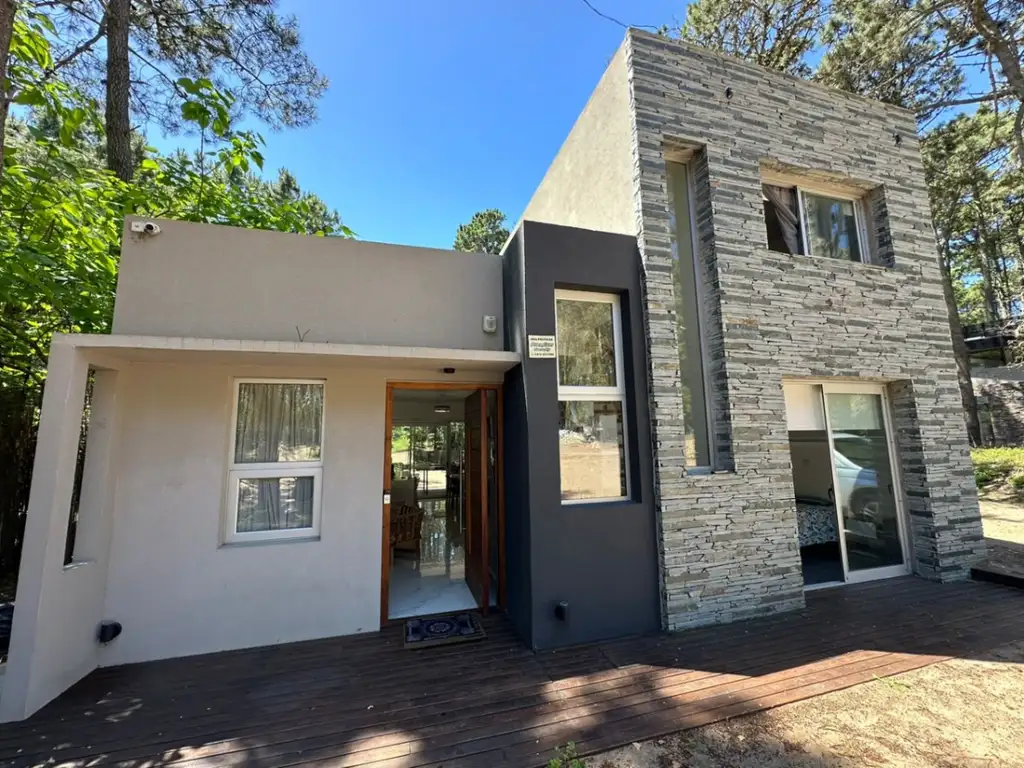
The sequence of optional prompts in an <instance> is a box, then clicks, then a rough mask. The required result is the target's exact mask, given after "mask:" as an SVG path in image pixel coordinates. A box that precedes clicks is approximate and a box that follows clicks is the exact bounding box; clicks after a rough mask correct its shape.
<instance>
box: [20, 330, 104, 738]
mask: <svg viewBox="0 0 1024 768" xmlns="http://www.w3.org/2000/svg"><path fill="white" fill-rule="evenodd" d="M87 372H88V366H87V363H86V360H85V358H84V357H83V356H82V355H81V354H80V353H79V352H78V351H77V350H75V349H73V348H71V347H68V346H55V348H54V350H53V352H52V353H51V355H50V359H49V375H48V378H47V383H46V391H45V393H44V396H43V411H42V418H41V420H40V424H39V437H38V441H37V448H36V456H35V465H34V471H33V484H32V495H31V499H30V502H29V509H28V515H27V519H26V524H25V539H24V547H23V551H22V558H21V566H20V570H19V575H18V595H17V601H16V606H15V612H14V625H13V627H12V632H11V644H10V652H9V654H8V659H7V669H6V672H5V674H4V676H3V677H4V679H3V691H2V695H0V722H6V721H10V720H20V719H22V718H24V717H27V716H28V715H30V714H31V713H33V712H35V711H36V710H37V709H39V708H40V707H41V706H43V705H44V704H46V703H47V702H48V701H50V699H52V698H53V697H54V696H56V695H58V694H59V693H61V692H62V691H64V690H65V689H66V688H67V687H68V686H70V685H72V684H73V683H75V682H76V681H78V680H79V679H80V678H81V677H83V676H84V675H86V674H88V673H89V672H91V671H92V670H93V669H95V668H96V666H97V664H98V646H97V643H96V628H97V625H98V623H99V621H100V620H101V619H102V618H103V615H102V605H103V595H104V589H105V584H106V577H107V569H106V566H107V550H108V546H109V542H110V518H111V512H112V497H113V493H112V491H113V482H112V478H111V476H110V475H109V473H108V472H107V471H106V468H107V465H108V463H109V462H110V460H112V459H115V453H116V435H115V433H116V431H117V429H118V425H117V408H116V395H117V391H118V390H117V386H116V382H117V379H116V376H117V374H116V373H115V372H113V371H103V372H100V373H98V374H97V377H96V384H95V388H94V396H93V419H92V425H93V429H92V430H91V432H90V435H89V448H88V451H87V454H86V466H85V480H84V482H83V485H82V496H81V505H80V508H79V509H80V512H81V516H80V518H79V520H80V522H79V530H78V538H77V540H76V547H75V553H76V561H77V562H76V563H75V564H74V565H73V566H72V567H66V566H65V565H64V544H65V537H66V535H67V525H68V514H69V509H70V504H71V494H72V484H73V479H74V473H75V462H76V457H77V453H78V436H79V428H80V424H81V419H82V405H83V399H84V396H85V385H86V375H87Z"/></svg>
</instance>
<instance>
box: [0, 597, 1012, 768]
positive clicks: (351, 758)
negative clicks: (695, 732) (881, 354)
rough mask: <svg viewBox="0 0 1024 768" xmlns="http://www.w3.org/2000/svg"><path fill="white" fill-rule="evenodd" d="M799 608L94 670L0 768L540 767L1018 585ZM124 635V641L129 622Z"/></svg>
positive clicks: (988, 602)
mask: <svg viewBox="0 0 1024 768" xmlns="http://www.w3.org/2000/svg"><path fill="white" fill-rule="evenodd" d="M807 602H808V607H807V609H806V610H804V611H802V612H799V613H790V614H786V615H782V616H777V617H772V618H769V619H761V620H757V621H749V622H742V623H738V624H731V625H727V626H721V627H709V628H704V629H699V630H693V631H689V632H683V633H678V634H675V635H659V636H652V637H643V638H633V639H628V640H621V641H616V642H609V643H602V644H597V645H591V646H584V647H579V648H573V649H569V650H564V651H558V652H545V653H538V654H534V653H531V652H530V651H528V650H527V649H526V648H525V647H523V645H522V644H521V643H520V642H519V641H518V640H517V639H516V637H515V635H514V634H513V632H512V631H511V629H510V627H509V625H508V624H507V622H506V621H505V620H503V619H501V618H490V619H488V620H487V629H488V632H489V636H488V638H487V640H485V641H483V642H479V643H475V644H466V645H462V646H449V647H443V648H434V649H429V650H422V651H409V650H405V649H403V648H402V643H401V634H400V628H398V627H394V628H389V629H387V630H386V631H384V632H382V633H380V634H374V635H361V636H357V637H349V638H339V639H334V640H323V641H315V642H308V643H297V644H292V645H286V646H276V647H271V648H260V649H254V650H248V651H236V652H230V653H222V654H213V655H209V656H201V657H192V658H187V659H176V660H171V661H164V662H154V663H149V664H140V665H134V666H129V667H121V668H113V669H103V670H99V671H97V672H94V673H93V674H92V675H90V676H89V677H87V678H86V679H85V680H83V681H82V682H81V683H79V684H78V685H77V686H75V687H74V688H72V689H71V690H70V691H68V692H67V693H66V694H65V695H63V696H62V697H60V698H59V699H58V700H57V701H55V702H53V703H51V704H50V705H49V706H47V707H46V708H44V709H43V710H42V711H41V712H39V713H38V714H36V715H35V716H34V717H33V718H31V719H30V720H28V721H26V722H24V723H15V724H9V725H5V726H0V764H3V765H15V766H23V765H42V764H44V763H45V764H48V765H65V764H66V765H81V766H85V765H88V766H98V765H109V764H116V765H121V766H133V767H135V766H137V767H138V768H142V767H143V766H145V767H147V768H148V767H149V766H170V765H173V766H177V767H179V768H198V767H199V766H203V767H205V766H217V767H218V768H225V767H227V766H245V767H246V768H250V767H252V766H275V767H276V766H291V765H303V766H313V765H316V766H332V767H333V766H374V768H412V767H413V766H442V765H443V766H446V767H447V768H456V767H463V768H466V767H469V766H473V767H475V768H496V767H497V766H517V767H521V766H534V765H543V764H545V763H546V760H547V759H548V758H549V757H551V756H552V754H553V750H554V749H555V747H557V746H559V745H562V744H565V743H566V742H568V741H575V742H576V743H577V745H578V746H579V749H580V750H581V751H582V752H591V751H595V750H601V749H606V748H610V747H614V746H618V745H621V744H626V743H629V742H631V741H635V740H637V739H642V738H650V737H654V736H658V735H662V734H665V733H667V732H670V731H675V730H680V729H683V728H689V727H693V726H697V725H703V724H705V723H710V722H712V721H715V720H720V719H723V718H726V717H734V716H736V715H739V714H743V713H748V712H753V711H757V710H760V709H764V708H768V707H774V706H778V705H780V704H785V703H789V702H792V701H797V700H799V699H804V698H807V697H810V696H816V695H819V694H822V693H826V692H828V691H833V690H837V689H840V688H844V687H847V686H850V685H855V684H857V683H862V682H867V681H870V680H872V679H874V678H875V677H881V676H885V675H891V674H895V673H898V672H903V671H906V670H910V669H914V668H917V667H921V666H924V665H927V664H930V663H933V662H935V661H937V660H940V659H941V658H943V657H948V656H968V657H969V656H972V655H975V654H979V653H983V652H985V651H987V650H989V649H991V648H994V647H996V646H998V645H1002V644H1005V643H1008V642H1011V641H1014V640H1018V639H1020V638H1022V637H1024V593H1022V592H1021V591H1019V590H1015V589H1012V588H1010V587H1004V586H999V585H994V584H982V583H974V582H972V583H964V584H950V585H940V584H934V583H930V582H926V581H923V580H920V579H915V578H910V577H908V578H903V579H896V580H891V581H886V582H876V583H874V584H867V585H859V586H850V587H843V588H839V589H832V590H826V591H818V592H812V593H809V594H808V600H807ZM127 631H130V629H128V630H127Z"/></svg>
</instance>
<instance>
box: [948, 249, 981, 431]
mask: <svg viewBox="0 0 1024 768" xmlns="http://www.w3.org/2000/svg"><path fill="white" fill-rule="evenodd" d="M939 264H940V265H941V267H942V295H943V297H944V298H945V299H946V314H947V315H948V316H949V334H950V336H951V337H952V338H953V357H954V358H956V378H957V381H958V383H959V385H960V400H961V402H962V403H963V406H964V421H965V422H966V424H967V437H968V439H969V440H970V441H971V445H973V446H979V445H981V422H979V421H978V400H977V398H976V397H975V396H974V382H973V381H971V356H970V354H969V353H968V352H967V342H965V341H964V331H963V328H961V327H960V312H959V310H958V309H957V306H956V298H955V297H954V295H953V283H952V278H951V275H950V273H949V267H948V266H947V265H946V260H945V259H944V258H942V257H941V256H940V257H939Z"/></svg>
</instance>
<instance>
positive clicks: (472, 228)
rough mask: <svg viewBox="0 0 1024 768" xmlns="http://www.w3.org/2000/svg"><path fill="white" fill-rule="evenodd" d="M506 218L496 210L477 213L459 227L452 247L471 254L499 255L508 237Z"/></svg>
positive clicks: (490, 209)
mask: <svg viewBox="0 0 1024 768" xmlns="http://www.w3.org/2000/svg"><path fill="white" fill-rule="evenodd" d="M506 218H507V217H506V216H505V214H504V213H502V212H501V211H499V210H498V209H497V208H488V209H487V210H485V211H477V212H476V213H474V214H473V218H471V219H470V220H469V222H467V223H466V224H460V225H459V229H458V231H457V232H456V233H455V243H454V244H453V245H452V247H453V248H454V249H455V250H456V251H470V252H472V253H501V248H502V246H503V245H505V241H506V240H508V236H509V231H508V228H507V227H506V226H505V221H506Z"/></svg>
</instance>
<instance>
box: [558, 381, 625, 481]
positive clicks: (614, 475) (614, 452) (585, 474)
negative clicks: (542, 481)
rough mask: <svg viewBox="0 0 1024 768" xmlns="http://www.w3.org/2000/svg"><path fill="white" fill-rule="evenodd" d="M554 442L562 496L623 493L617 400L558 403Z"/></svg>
mask: <svg viewBox="0 0 1024 768" xmlns="http://www.w3.org/2000/svg"><path fill="white" fill-rule="evenodd" d="M558 444H559V451H558V456H559V470H560V472H561V477H562V498H563V499H565V500H575V499H617V498H621V497H623V496H625V495H626V450H625V442H624V434H623V419H622V403H621V402H595V401H587V400H569V401H562V402H560V403H559V404H558Z"/></svg>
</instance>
